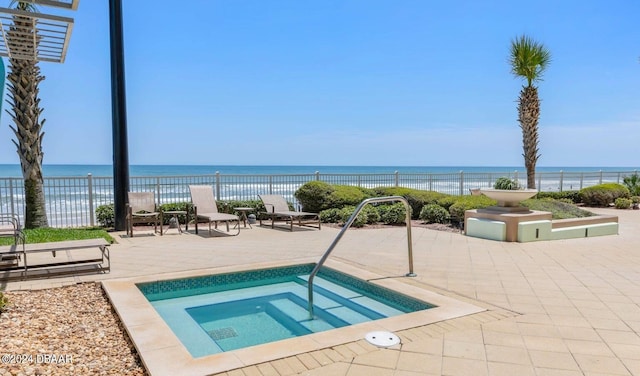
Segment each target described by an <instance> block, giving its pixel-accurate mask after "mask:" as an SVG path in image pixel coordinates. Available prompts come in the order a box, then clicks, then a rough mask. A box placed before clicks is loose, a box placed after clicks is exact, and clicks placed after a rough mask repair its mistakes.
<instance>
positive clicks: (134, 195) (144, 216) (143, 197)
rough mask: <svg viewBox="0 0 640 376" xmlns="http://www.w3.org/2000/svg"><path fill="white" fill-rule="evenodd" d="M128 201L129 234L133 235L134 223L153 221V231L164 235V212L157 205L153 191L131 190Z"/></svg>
mask: <svg viewBox="0 0 640 376" xmlns="http://www.w3.org/2000/svg"><path fill="white" fill-rule="evenodd" d="M128 197H129V202H128V203H127V235H129V236H131V237H133V225H134V224H138V223H146V224H149V223H153V232H154V233H156V232H157V231H158V226H160V235H162V212H161V211H160V210H158V208H157V207H156V199H155V195H154V194H153V192H129V195H128Z"/></svg>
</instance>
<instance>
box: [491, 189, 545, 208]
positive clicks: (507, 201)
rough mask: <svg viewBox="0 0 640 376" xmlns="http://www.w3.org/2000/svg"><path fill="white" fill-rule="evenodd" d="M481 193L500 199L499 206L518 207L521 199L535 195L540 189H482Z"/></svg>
mask: <svg viewBox="0 0 640 376" xmlns="http://www.w3.org/2000/svg"><path fill="white" fill-rule="evenodd" d="M480 193H482V194H484V195H485V196H487V197H489V198H491V199H494V200H496V201H498V206H503V207H517V206H520V201H524V200H526V199H529V198H531V197H533V196H535V195H536V194H537V193H538V191H537V190H536V189H518V190H507V189H481V190H480Z"/></svg>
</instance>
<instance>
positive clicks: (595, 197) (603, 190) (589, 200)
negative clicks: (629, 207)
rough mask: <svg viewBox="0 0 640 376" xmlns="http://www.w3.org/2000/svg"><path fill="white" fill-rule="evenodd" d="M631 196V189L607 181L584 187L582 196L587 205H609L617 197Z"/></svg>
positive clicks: (581, 192)
mask: <svg viewBox="0 0 640 376" xmlns="http://www.w3.org/2000/svg"><path fill="white" fill-rule="evenodd" d="M620 197H622V198H629V197H630V194H629V189H628V188H627V187H625V186H624V185H622V184H618V183H605V184H599V185H594V186H591V187H587V188H583V189H581V190H580V198H581V200H582V202H584V204H585V205H587V206H594V207H597V206H609V204H612V203H614V202H615V200H616V199H617V198H620Z"/></svg>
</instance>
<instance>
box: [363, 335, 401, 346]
mask: <svg viewBox="0 0 640 376" xmlns="http://www.w3.org/2000/svg"><path fill="white" fill-rule="evenodd" d="M364 339H366V340H367V342H369V343H370V344H372V345H374V346H378V347H389V346H393V345H397V344H399V343H400V338H399V337H398V336H397V335H395V334H393V333H391V332H370V333H367V335H366V336H364Z"/></svg>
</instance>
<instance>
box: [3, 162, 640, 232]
mask: <svg viewBox="0 0 640 376" xmlns="http://www.w3.org/2000/svg"><path fill="white" fill-rule="evenodd" d="M635 173H637V171H592V172H563V171H558V172H546V171H545V172H537V173H536V180H537V187H538V190H539V191H545V192H561V191H567V190H579V189H582V188H584V187H588V186H592V185H597V184H602V183H609V182H615V183H622V181H623V179H624V177H625V176H630V175H633V174H635ZM499 177H509V178H511V179H515V180H517V181H518V182H519V183H520V184H521V185H522V186H526V178H527V177H526V174H524V173H518V171H505V172H464V171H459V172H453V173H399V172H394V173H386V174H325V173H320V172H315V173H312V174H294V175H229V174H220V173H217V172H216V173H214V174H211V175H192V176H139V177H131V178H130V183H129V184H130V186H129V189H130V190H131V191H135V192H142V191H150V192H154V193H155V196H156V200H157V201H158V204H166V203H175V202H188V201H190V196H189V185H210V186H213V188H214V194H215V196H216V199H217V200H219V201H227V200H257V199H258V195H259V194H280V195H283V196H284V197H285V198H286V199H287V200H288V201H290V202H292V203H294V206H295V207H296V208H299V205H298V202H297V200H296V199H295V197H294V193H295V191H296V190H297V189H298V188H299V187H300V186H301V185H303V184H305V183H307V182H310V181H314V180H317V181H324V182H327V183H330V184H342V185H352V186H358V187H364V188H375V187H407V188H414V189H420V190H430V191H437V192H442V193H447V194H452V195H467V194H469V189H472V188H492V186H493V183H494V182H495V180H496V179H497V178H499ZM44 191H45V201H46V209H47V216H48V220H49V225H50V226H52V227H85V226H95V225H97V221H96V218H95V210H96V208H97V207H99V206H101V205H107V204H112V203H113V178H112V177H98V176H93V175H92V174H87V176H81V177H45V178H44ZM24 205H25V204H24V181H23V180H22V179H21V178H0V215H7V214H17V215H18V216H19V217H20V218H21V219H23V218H24Z"/></svg>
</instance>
